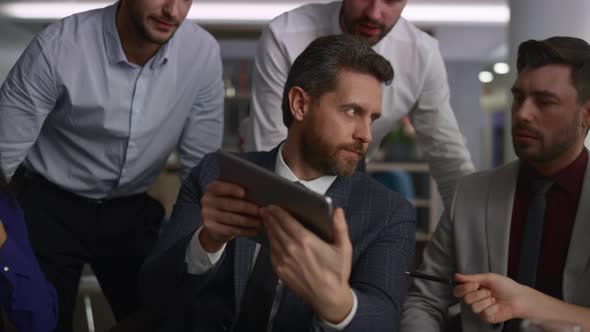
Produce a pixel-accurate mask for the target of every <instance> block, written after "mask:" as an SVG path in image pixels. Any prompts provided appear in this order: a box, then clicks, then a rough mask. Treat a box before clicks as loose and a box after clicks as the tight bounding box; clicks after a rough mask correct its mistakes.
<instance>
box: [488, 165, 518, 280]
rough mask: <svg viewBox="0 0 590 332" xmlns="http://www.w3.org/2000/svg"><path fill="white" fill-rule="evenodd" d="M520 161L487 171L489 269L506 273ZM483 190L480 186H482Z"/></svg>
mask: <svg viewBox="0 0 590 332" xmlns="http://www.w3.org/2000/svg"><path fill="white" fill-rule="evenodd" d="M518 168H519V163H518V162H513V163H510V164H508V165H506V166H504V167H501V168H499V169H497V170H496V171H493V172H492V174H491V175H490V176H491V177H492V178H491V179H490V181H489V183H490V184H489V186H490V188H489V194H488V199H487V204H486V240H487V243H488V259H489V262H490V266H489V268H490V271H491V272H494V273H499V274H503V275H506V274H507V272H508V242H509V241H510V224H511V222H512V207H513V205H514V192H515V188H516V179H517V176H518ZM482 190H483V188H482Z"/></svg>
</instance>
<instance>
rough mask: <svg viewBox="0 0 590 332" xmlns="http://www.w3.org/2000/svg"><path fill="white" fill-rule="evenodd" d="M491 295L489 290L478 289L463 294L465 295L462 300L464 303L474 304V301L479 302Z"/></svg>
mask: <svg viewBox="0 0 590 332" xmlns="http://www.w3.org/2000/svg"><path fill="white" fill-rule="evenodd" d="M491 295H492V293H491V292H490V291H489V290H487V289H479V290H477V291H475V292H471V293H467V294H465V296H464V297H463V301H464V302H465V303H466V304H474V303H476V302H479V301H481V300H483V299H485V298H488V297H490V296H491Z"/></svg>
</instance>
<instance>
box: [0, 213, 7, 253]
mask: <svg viewBox="0 0 590 332" xmlns="http://www.w3.org/2000/svg"><path fill="white" fill-rule="evenodd" d="M7 237H8V236H7V235H6V229H4V224H3V223H2V220H0V248H2V247H3V246H4V242H6V239H7Z"/></svg>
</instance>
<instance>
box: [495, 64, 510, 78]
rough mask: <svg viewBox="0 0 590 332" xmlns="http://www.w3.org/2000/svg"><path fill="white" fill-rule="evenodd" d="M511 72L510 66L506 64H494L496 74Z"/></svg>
mask: <svg viewBox="0 0 590 332" xmlns="http://www.w3.org/2000/svg"><path fill="white" fill-rule="evenodd" d="M508 72H510V66H508V64H507V63H505V62H497V63H496V64H494V73H496V74H500V75H502V74H508Z"/></svg>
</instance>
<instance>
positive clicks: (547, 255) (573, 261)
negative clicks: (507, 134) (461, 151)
mask: <svg viewBox="0 0 590 332" xmlns="http://www.w3.org/2000/svg"><path fill="white" fill-rule="evenodd" d="M517 70H518V77H517V79H516V81H515V83H514V85H513V86H512V95H513V102H512V142H513V146H514V150H515V151H516V155H517V156H518V160H517V161H514V162H511V163H509V164H507V165H504V166H502V167H499V168H497V169H495V170H491V171H486V172H481V173H476V174H473V175H471V176H468V177H466V178H465V179H464V180H462V181H461V183H460V184H459V185H458V187H457V189H456V192H455V195H454V198H453V203H452V206H451V208H450V210H448V211H446V212H445V213H444V215H443V218H442V219H441V222H440V224H439V226H438V227H437V230H436V232H435V234H434V236H433V239H432V240H431V242H430V243H429V245H428V246H427V248H426V249H425V252H424V264H423V270H424V272H426V273H429V274H434V275H438V276H442V277H449V278H452V277H453V274H454V273H457V272H458V273H461V274H483V275H477V276H463V275H456V276H454V277H455V280H456V281H458V282H459V283H460V285H459V286H457V287H456V288H455V289H454V290H453V289H452V288H451V287H450V286H448V285H442V284H435V283H432V282H429V281H423V280H414V288H413V289H412V290H411V291H410V294H409V296H408V300H407V301H406V303H405V305H404V310H403V315H402V331H420V332H428V331H441V330H443V329H444V328H445V324H446V313H447V307H449V305H451V304H452V303H453V302H456V301H457V298H461V299H462V301H461V325H462V328H463V331H516V330H518V324H519V323H518V322H517V319H549V320H561V319H565V320H572V321H574V322H577V323H579V324H588V315H589V314H588V312H589V311H588V309H586V308H587V307H590V283H589V282H588V280H589V279H590V265H589V264H588V260H589V258H590V241H588V235H589V234H590V206H589V205H588V204H584V202H588V201H589V200H590V175H589V173H590V164H589V163H588V151H587V149H586V148H585V147H584V140H585V138H586V134H587V132H588V128H590V45H588V43H586V42H585V41H583V40H581V39H577V38H571V37H552V38H549V39H546V40H541V41H536V40H529V41H526V42H524V43H522V44H521V45H520V47H519V50H518V59H517ZM486 273H487V274H486ZM508 278H510V279H513V280H514V281H515V282H512V281H510V280H507V279H508ZM532 290H535V291H532ZM452 292H453V293H454V294H453V293H452ZM540 293H542V294H544V295H545V296H539V294H540ZM519 294H520V295H519ZM523 294H525V295H523ZM526 294H528V295H526ZM453 295H455V296H453ZM547 296H549V297H551V298H553V300H552V301H547V300H546V297H547ZM534 299H537V300H534ZM547 302H549V303H551V305H546V303H547ZM566 303H569V304H570V305H566ZM542 306H544V307H545V308H544V309H543V310H538V309H540V307H542ZM583 307H586V308H583ZM550 308H555V309H550ZM582 312H586V313H585V314H581V313H582ZM584 316H585V317H586V322H584V321H582V320H580V319H583V318H584ZM504 322H506V323H504ZM585 326H588V325H585Z"/></svg>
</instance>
